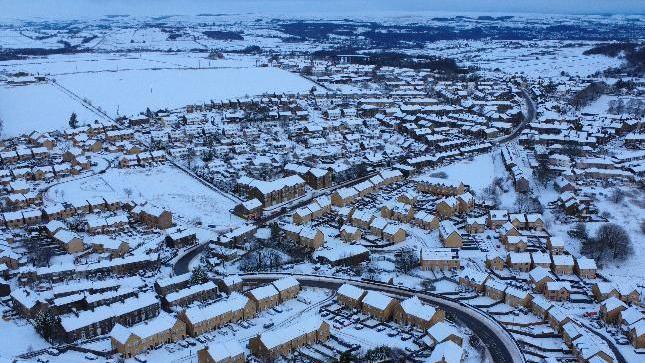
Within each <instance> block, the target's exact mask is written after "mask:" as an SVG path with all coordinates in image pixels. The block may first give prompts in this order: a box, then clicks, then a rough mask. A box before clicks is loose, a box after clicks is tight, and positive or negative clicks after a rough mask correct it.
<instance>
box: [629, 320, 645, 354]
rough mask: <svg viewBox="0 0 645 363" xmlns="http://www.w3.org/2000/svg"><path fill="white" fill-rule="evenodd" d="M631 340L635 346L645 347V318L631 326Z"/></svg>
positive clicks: (637, 347)
mask: <svg viewBox="0 0 645 363" xmlns="http://www.w3.org/2000/svg"><path fill="white" fill-rule="evenodd" d="M629 340H630V341H631V342H632V345H633V346H634V348H636V349H643V348H645V320H640V321H638V322H637V323H635V324H634V325H632V326H631V327H630V330H629Z"/></svg>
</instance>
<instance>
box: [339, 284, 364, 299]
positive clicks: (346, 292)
mask: <svg viewBox="0 0 645 363" xmlns="http://www.w3.org/2000/svg"><path fill="white" fill-rule="evenodd" d="M336 293H337V294H338V295H342V296H346V297H349V298H351V299H354V300H359V299H360V298H361V296H363V294H364V293H365V290H363V289H361V288H359V287H356V286H354V285H350V284H343V285H342V286H341V287H339V288H338V291H337V292H336Z"/></svg>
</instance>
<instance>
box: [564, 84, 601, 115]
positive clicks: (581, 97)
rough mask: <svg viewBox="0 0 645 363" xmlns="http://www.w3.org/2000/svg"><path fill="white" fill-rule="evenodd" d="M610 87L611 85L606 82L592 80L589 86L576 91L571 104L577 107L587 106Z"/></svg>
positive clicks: (570, 101)
mask: <svg viewBox="0 0 645 363" xmlns="http://www.w3.org/2000/svg"><path fill="white" fill-rule="evenodd" d="M608 88H609V86H608V85H607V84H606V83H605V82H592V83H590V84H589V85H588V86H587V87H585V88H583V89H581V90H580V91H578V92H576V94H575V95H574V96H573V97H572V98H571V100H569V104H570V105H571V106H573V107H575V108H576V109H580V108H582V107H585V106H586V105H588V104H589V103H591V102H592V101H594V100H596V99H598V97H600V96H601V95H602V94H604V93H605V92H606V91H607V89H608Z"/></svg>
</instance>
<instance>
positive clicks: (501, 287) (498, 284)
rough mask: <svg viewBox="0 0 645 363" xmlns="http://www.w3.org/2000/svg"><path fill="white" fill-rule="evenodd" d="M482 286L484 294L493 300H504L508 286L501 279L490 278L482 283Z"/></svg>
mask: <svg viewBox="0 0 645 363" xmlns="http://www.w3.org/2000/svg"><path fill="white" fill-rule="evenodd" d="M484 288H485V290H486V296H488V297H490V298H491V299H493V300H504V297H505V294H506V289H507V288H508V286H506V284H505V283H504V282H502V281H499V280H495V279H492V278H491V279H488V280H487V281H486V282H485V283H484Z"/></svg>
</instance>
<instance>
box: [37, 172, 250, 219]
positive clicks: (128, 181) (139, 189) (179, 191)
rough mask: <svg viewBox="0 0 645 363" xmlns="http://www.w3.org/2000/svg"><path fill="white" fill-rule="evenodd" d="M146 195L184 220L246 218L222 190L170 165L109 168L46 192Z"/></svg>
mask: <svg viewBox="0 0 645 363" xmlns="http://www.w3.org/2000/svg"><path fill="white" fill-rule="evenodd" d="M127 191H131V194H130V198H132V199H135V200H136V199H143V200H147V201H149V202H152V203H153V204H155V205H157V206H159V207H162V208H167V209H168V210H171V211H172V213H173V218H174V219H175V220H178V221H182V222H185V223H191V222H194V221H196V220H200V221H201V222H202V223H203V225H215V226H217V227H233V226H237V225H240V224H241V223H242V222H243V221H242V220H241V219H239V218H238V217H236V216H234V215H232V214H231V213H230V212H229V210H231V209H233V207H234V206H235V204H234V203H233V202H232V201H231V200H229V199H227V198H225V197H224V196H222V195H221V194H219V193H217V192H215V191H213V190H211V189H209V188H207V187H206V186H204V185H202V184H200V183H199V182H197V181H196V180H195V179H193V178H191V177H190V176H188V175H187V174H185V173H183V172H182V171H180V170H179V169H176V168H174V167H172V166H170V165H166V166H162V167H157V168H146V169H109V170H108V171H107V172H106V173H105V174H100V175H96V176H92V177H90V178H86V179H81V180H76V181H72V182H69V183H65V184H61V185H58V186H56V187H54V188H52V189H51V190H49V192H48V194H47V198H46V200H47V201H48V202H54V201H55V202H62V201H68V200H73V199H86V198H91V197H99V196H113V197H117V198H121V199H124V200H125V199H127V198H128V195H127Z"/></svg>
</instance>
